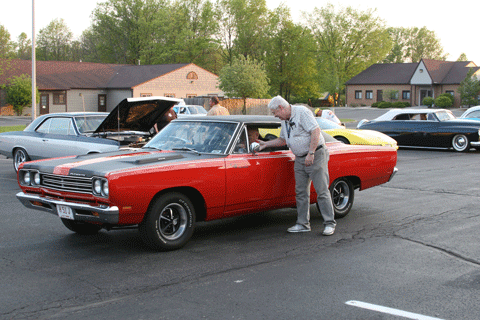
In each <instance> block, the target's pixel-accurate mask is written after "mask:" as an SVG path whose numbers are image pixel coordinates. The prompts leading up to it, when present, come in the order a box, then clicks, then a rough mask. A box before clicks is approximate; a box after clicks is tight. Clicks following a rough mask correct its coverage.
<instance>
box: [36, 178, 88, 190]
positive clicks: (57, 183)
mask: <svg viewBox="0 0 480 320" xmlns="http://www.w3.org/2000/svg"><path fill="white" fill-rule="evenodd" d="M41 185H42V186H43V187H46V188H49V189H54V190H61V191H68V192H78V193H89V194H92V193H93V187H92V178H82V177H66V176H60V175H54V174H42V175H41Z"/></svg>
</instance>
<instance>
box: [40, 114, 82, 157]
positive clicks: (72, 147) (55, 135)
mask: <svg viewBox="0 0 480 320" xmlns="http://www.w3.org/2000/svg"><path fill="white" fill-rule="evenodd" d="M43 127H45V130H44V136H43V138H42V142H41V150H40V151H39V155H40V157H41V158H56V157H64V156H70V155H77V154H79V153H78V151H79V149H78V145H77V144H76V143H75V142H76V137H77V133H76V131H75V129H74V127H73V119H72V118H70V117H52V118H50V119H48V121H46V122H45V123H44V124H43V125H42V128H43ZM42 128H39V129H37V131H40V130H43V129H42Z"/></svg>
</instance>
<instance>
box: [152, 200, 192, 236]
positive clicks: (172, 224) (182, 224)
mask: <svg viewBox="0 0 480 320" xmlns="http://www.w3.org/2000/svg"><path fill="white" fill-rule="evenodd" d="M158 223H159V228H158V230H159V232H160V234H161V235H162V237H163V238H165V239H167V240H176V239H178V238H180V237H181V236H182V235H183V233H184V232H185V229H186V227H187V211H186V210H185V208H184V207H183V206H182V205H180V204H178V203H172V204H169V205H168V206H166V207H165V208H163V210H162V212H161V213H160V217H159V220H158Z"/></svg>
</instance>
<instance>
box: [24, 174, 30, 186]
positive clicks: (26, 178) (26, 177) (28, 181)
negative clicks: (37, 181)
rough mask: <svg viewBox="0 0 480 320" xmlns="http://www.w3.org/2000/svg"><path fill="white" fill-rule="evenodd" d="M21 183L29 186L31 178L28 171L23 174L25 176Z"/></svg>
mask: <svg viewBox="0 0 480 320" xmlns="http://www.w3.org/2000/svg"><path fill="white" fill-rule="evenodd" d="M23 182H24V183H25V184H26V185H30V182H32V177H31V173H30V171H27V172H25V174H24V176H23Z"/></svg>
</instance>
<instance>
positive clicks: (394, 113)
mask: <svg viewBox="0 0 480 320" xmlns="http://www.w3.org/2000/svg"><path fill="white" fill-rule="evenodd" d="M439 111H441V112H450V110H447V109H426V108H423V109H392V110H389V111H387V112H386V113H384V114H382V115H381V116H379V117H378V118H376V119H375V121H384V120H392V119H393V118H394V117H396V116H397V115H399V114H419V113H435V112H439Z"/></svg>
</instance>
